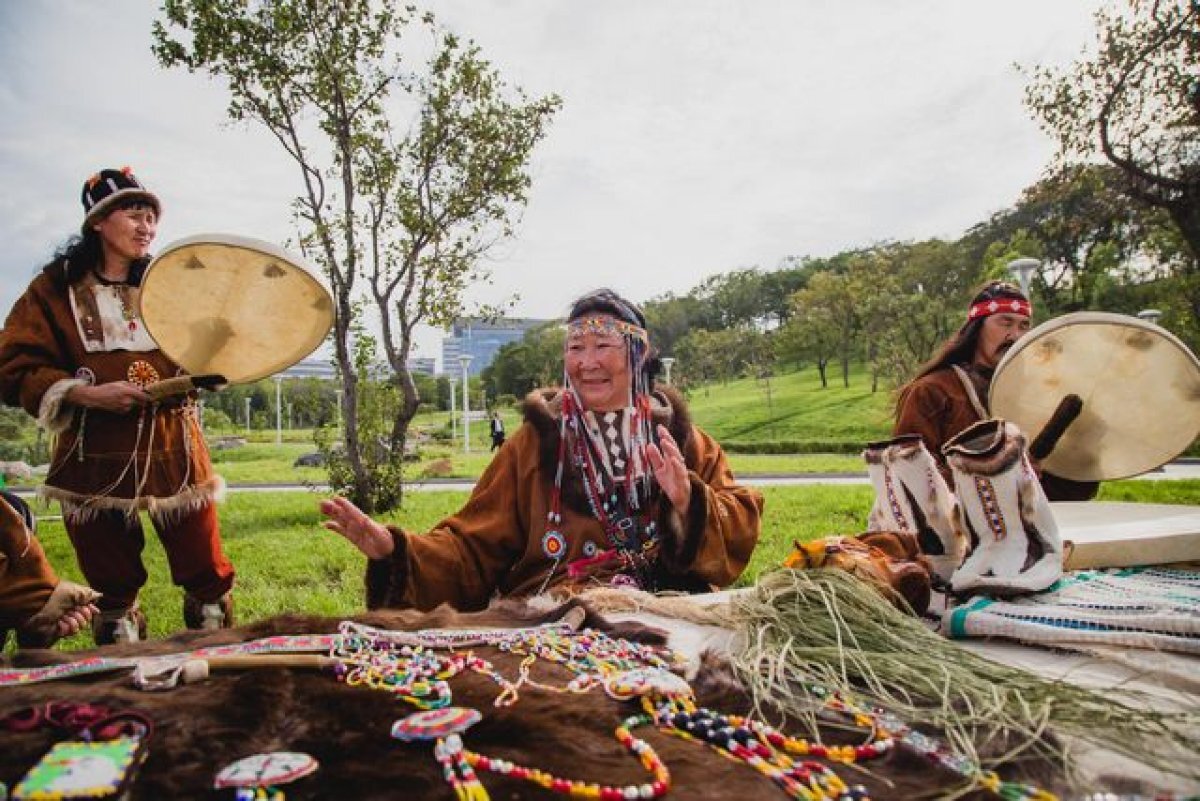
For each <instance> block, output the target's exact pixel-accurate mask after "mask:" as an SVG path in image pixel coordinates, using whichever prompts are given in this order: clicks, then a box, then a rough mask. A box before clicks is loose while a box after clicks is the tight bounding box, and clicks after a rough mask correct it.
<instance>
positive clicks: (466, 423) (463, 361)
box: [458, 353, 471, 453]
mask: <svg viewBox="0 0 1200 801" xmlns="http://www.w3.org/2000/svg"><path fill="white" fill-rule="evenodd" d="M458 364H459V366H460V367H462V381H463V390H462V395H463V402H462V407H463V453H470V452H471V398H470V394H471V387H470V384H468V383H467V376H468V373H467V367H469V366H470V364H471V356H470V354H467V353H463V354H460V355H459V357H458Z"/></svg>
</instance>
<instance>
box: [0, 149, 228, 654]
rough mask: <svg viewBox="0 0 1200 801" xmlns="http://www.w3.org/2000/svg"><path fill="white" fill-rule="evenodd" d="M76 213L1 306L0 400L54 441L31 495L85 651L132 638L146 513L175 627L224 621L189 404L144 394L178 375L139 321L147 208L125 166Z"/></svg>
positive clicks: (95, 181) (104, 176)
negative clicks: (11, 300)
mask: <svg viewBox="0 0 1200 801" xmlns="http://www.w3.org/2000/svg"><path fill="white" fill-rule="evenodd" d="M82 200H83V208H84V213H85V217H84V220H83V225H82V227H81V236H78V237H73V238H72V239H71V240H69V241H68V242H67V244H66V245H65V246H64V247H63V248H62V249H61V250H60V252H59V253H58V254H56V255H55V257H54V258H53V259H52V260H51V261H50V263H49V264H47V265H46V266H45V267H44V268H43V269H42V271H41V273H40V274H39V275H38V276H37V277H36V278H35V279H34V280H33V282H32V283H31V284H30V285H29V288H28V289H27V290H26V291H25V294H24V295H22V296H21V297H20V298H19V299H18V300H17V302H16V304H15V305H14V306H13V309H12V311H11V312H10V313H9V315H8V319H7V320H6V321H5V324H4V329H3V331H2V332H0V398H2V399H3V401H4V402H5V403H6V404H9V405H13V406H16V405H20V406H23V407H24V408H25V410H26V411H28V412H29V413H30V414H31V415H33V416H35V417H36V418H37V421H38V424H39V425H41V426H42V427H43V428H44V429H46V430H47V431H48V432H49V433H50V434H51V435H53V436H55V437H56V438H57V443H56V445H55V447H54V454H53V457H52V460H51V464H50V470H49V473H48V475H47V477H46V481H45V485H44V486H43V487H42V490H41V491H42V494H43V495H44V496H45V497H47V498H51V499H56V500H58V501H59V502H60V504H61V505H62V509H63V520H64V522H65V524H66V529H67V534H68V535H69V536H70V538H71V543H72V545H73V546H74V548H75V553H76V557H77V558H78V560H79V565H80V568H81V569H82V570H83V574H84V576H85V577H86V578H87V580H88V583H89V584H91V585H92V587H93V588H95V589H96V590H98V591H100V592H101V593H103V597H102V598H101V599H100V601H99V606H100V612H101V614H100V615H99V617H97V618H96V619H95V620H94V621H93V627H92V630H93V634H94V636H95V640H96V642H97V644H105V643H110V642H115V641H126V640H135V639H140V638H144V637H145V631H146V618H145V615H144V614H143V613H142V611H141V610H140V609H139V608H138V604H137V597H138V592H139V591H140V590H141V588H142V586H143V585H144V584H145V583H146V579H147V575H146V569H145V566H144V565H143V563H142V558H141V554H142V549H143V547H144V545H145V537H144V535H143V532H142V525H141V521H140V519H139V516H138V513H139V511H143V510H144V511H146V512H148V513H149V517H150V520H151V522H152V523H153V525H154V528H155V530H156V532H157V533H158V537H159V539H160V540H161V541H162V544H163V548H164V549H165V550H166V553H167V560H168V562H169V564H170V568H171V578H172V580H173V581H174V583H175V584H176V585H179V586H181V587H182V588H183V589H184V591H185V595H184V604H183V616H184V621H185V623H186V625H187V626H188V628H218V627H227V626H230V625H232V623H233V606H232V598H231V595H230V590H231V589H232V587H233V581H234V569H233V565H232V564H231V563H230V561H229V559H228V558H226V556H225V554H224V552H223V551H222V548H221V538H220V531H219V528H218V523H217V512H216V507H215V502H216V501H217V500H218V498H219V496H220V495H221V494H222V493H223V491H224V482H223V481H222V480H221V478H220V477H219V476H217V475H216V474H214V473H213V469H212V463H211V462H210V460H209V455H208V448H207V446H206V445H205V442H204V438H203V436H202V434H201V430H200V425H199V417H198V410H197V405H196V403H195V400H194V398H193V397H190V396H176V397H175V398H169V399H166V400H163V401H159V402H153V401H152V399H151V397H150V395H148V394H147V393H146V392H145V391H144V389H143V388H144V387H145V386H147V385H149V384H151V383H154V382H155V381H158V380H161V379H166V378H171V377H174V376H175V375H177V374H179V373H180V372H181V370H180V368H179V367H178V366H177V365H176V364H175V363H174V362H172V361H171V360H170V359H168V358H167V356H166V355H165V354H163V353H162V352H161V351H160V350H159V349H158V346H157V345H156V344H155V342H154V340H153V339H151V338H150V336H149V334H148V333H147V332H146V329H145V326H144V325H143V324H142V320H141V316H140V311H139V307H138V294H139V285H140V284H141V279H142V275H143V273H144V271H145V269H146V266H147V264H148V262H149V259H148V254H149V249H150V244H151V242H153V241H154V236H155V233H156V231H157V227H158V218H159V215H160V212H161V209H162V207H161V204H160V203H159V200H158V198H157V197H156V196H155V195H154V194H152V193H151V192H149V191H147V190H146V189H145V187H144V186H142V184H141V183H140V182H139V181H138V180H137V178H136V177H135V176H134V175H133V173H132V172H131V171H130V170H129V168H124V169H121V170H114V169H106V170H102V171H100V172H99V173H97V174H96V175H93V176H92V177H91V178H89V179H88V180H87V182H85V183H84V186H83V193H82Z"/></svg>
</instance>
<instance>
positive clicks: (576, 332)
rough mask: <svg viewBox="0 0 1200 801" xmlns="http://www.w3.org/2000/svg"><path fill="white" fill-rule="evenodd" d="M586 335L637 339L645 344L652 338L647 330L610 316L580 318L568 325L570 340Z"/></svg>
mask: <svg viewBox="0 0 1200 801" xmlns="http://www.w3.org/2000/svg"><path fill="white" fill-rule="evenodd" d="M584 334H598V335H601V336H629V337H633V338H635V339H640V340H641V341H642V342H643V343H645V344H649V343H650V337H649V336H648V335H647V334H646V329H645V328H642V327H641V326H636V325H634V324H633V323H627V322H625V321H624V320H617V319H615V318H613V317H608V316H604V317H580V318H579V319H577V320H571V321H570V322H569V323H567V338H568V339H575V338H577V337H581V336H583V335H584Z"/></svg>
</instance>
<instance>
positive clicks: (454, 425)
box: [450, 376, 458, 442]
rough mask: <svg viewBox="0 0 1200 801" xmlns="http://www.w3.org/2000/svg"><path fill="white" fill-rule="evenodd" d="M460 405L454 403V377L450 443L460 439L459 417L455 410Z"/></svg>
mask: <svg viewBox="0 0 1200 801" xmlns="http://www.w3.org/2000/svg"><path fill="white" fill-rule="evenodd" d="M457 408H458V404H457V403H455V402H454V376H450V441H451V442H454V440H456V439H458V417H457V416H456V412H455V410H456V409H457Z"/></svg>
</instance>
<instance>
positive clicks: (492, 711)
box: [0, 603, 995, 800]
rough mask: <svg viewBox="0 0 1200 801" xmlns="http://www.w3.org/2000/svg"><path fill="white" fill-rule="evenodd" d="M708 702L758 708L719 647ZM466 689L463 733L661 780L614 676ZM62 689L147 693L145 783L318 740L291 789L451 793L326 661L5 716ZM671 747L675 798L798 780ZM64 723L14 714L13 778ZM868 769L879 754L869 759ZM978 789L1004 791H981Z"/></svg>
mask: <svg viewBox="0 0 1200 801" xmlns="http://www.w3.org/2000/svg"><path fill="white" fill-rule="evenodd" d="M570 605H572V604H567V605H565V606H564V607H560V608H558V609H554V610H549V611H546V610H543V611H535V610H534V609H532V608H531V607H527V606H521V605H516V604H513V603H506V604H503V605H499V606H493V607H492V608H490V609H489V610H486V611H484V612H479V613H474V614H459V613H456V612H452V611H450V610H448V609H445V608H443V609H439V610H435V611H433V612H430V613H427V614H418V613H406V612H377V613H372V614H368V615H362V616H359V617H357V618H355V619H356V620H359V621H360V622H363V623H367V624H369V625H372V626H377V627H380V628H391V629H406V630H416V629H424V628H480V627H491V626H502V627H520V626H530V625H538V624H541V623H544V622H550V621H554V620H558V619H559V618H561V617H562V615H563V614H564V612H565V611H566V609H567V607H568V606H570ZM338 622H339V621H338V620H336V619H332V618H311V617H296V616H283V617H278V618H274V619H271V620H267V621H262V622H259V623H256V624H253V625H250V626H244V627H241V628H238V629H232V630H228V631H222V632H215V633H197V632H192V633H186V634H180V635H177V636H175V637H172V638H170V639H167V640H160V641H153V642H148V643H140V644H138V645H134V646H110V647H108V648H103V649H96V650H95V651H90V652H82V653H61V652H55V651H29V652H24V653H22V654H18V655H17V656H15V657H14V658H13V659H12V660H9V663H10V664H11V665H15V666H23V667H30V666H34V665H42V664H51V663H57V662H62V661H69V660H71V659H78V658H80V657H82V656H85V655H88V656H91V655H98V656H129V655H134V654H137V655H141V654H145V655H151V654H163V653H175V652H180V651H186V650H191V649H194V648H198V647H201V646H208V645H217V644H223V643H230V642H239V641H244V640H252V639H258V638H261V637H267V636H271V635H276V634H306V633H311V634H320V633H331V632H334V631H336V630H337V625H338ZM584 625H585V626H591V627H593V628H597V629H601V630H607V631H608V632H609V633H611V634H613V635H614V636H623V637H626V638H629V639H636V640H640V641H642V642H651V643H661V642H662V633H661V632H657V631H655V630H652V629H648V628H646V627H645V626H640V625H638V624H636V623H633V624H630V623H623V624H619V625H615V626H614V625H612V624H610V623H608V622H607V621H606V620H605V619H603V618H602V617H600V616H598V615H596V614H595V613H593V612H590V611H589V613H588V617H587V618H586V619H585V621H584ZM474 650H475V651H476V653H477V654H478V655H480V656H482V657H484V658H486V659H488V660H489V661H491V662H492V663H493V665H495V667H496V668H497V670H499V671H500V672H501V673H503V674H504V675H505V676H508V677H515V676H516V675H517V669H518V660H519V657H515V656H513V655H511V654H506V653H501V652H499V651H498V650H497V649H495V648H491V647H480V648H475V649H474ZM534 675H535V677H537V678H539V679H542V680H544V681H546V682H548V683H551V684H554V685H556V686H561V685H563V684H565V682H566V681H567V680H568V679H569V675H568V674H567V672H566V671H565V670H564V669H562V668H560V667H557V666H553V665H547V664H546V663H544V662H539V663H538V664H537V666H536V667H535V669H534ZM692 686H693V688H694V689H695V691H696V694H697V702H698V703H699V704H700V705H703V706H708V707H710V708H713V709H717V710H720V711H722V712H727V713H728V712H745V711H746V707H747V700H746V697H745V695H744V694H743V693H742V692H741V690H740V689H739V688H738V686H737V685H736V683H734V681H733V680H732V674H731V673H730V672H729V671H728V669H727V666H726V665H725V664H723V662H722V661H721V660H720V659H718V658H716V657H713V656H712V655H709V656H708V657H706V658H705V659H704V660H703V661H702V665H701V669H700V671H699V674H698V675H697V677H696V678H695V679H694V680H693V681H692ZM451 687H452V689H453V692H454V701H453V703H454V704H455V705H457V706H468V707H473V708H475V709H478V710H479V711H481V712H482V713H483V720H482V721H481V722H480V723H478V724H477V725H476V726H474V727H473V728H471V729H470V730H469V731H468V732H466V733H465V734H464V735H463V740H464V742H465V744H466V746H467V748H468V749H470V750H473V751H475V752H477V753H481V754H484V755H487V756H489V757H500V758H504V759H509V760H512V761H514V762H517V763H518V764H524V765H527V766H531V767H537V768H540V769H542V770H545V771H548V772H550V773H552V774H554V775H556V776H561V777H564V778H569V779H581V780H585V781H595V782H603V783H607V784H618V785H624V784H642V783H646V782H648V781H649V778H648V776H649V774H647V773H646V772H645V771H644V770H643V769H642V768H641V766H640V765H639V764H638V763H637V761H636V760H635V759H634V758H633V757H632V756H630V755H629V754H628V753H626V752H625V750H624V749H623V748H621V747H620V746H619V745H618V743H617V742H616V740H615V739H614V738H613V735H612V732H613V729H614V728H615V727H616V726H617V724H618V723H619V722H620V721H621V720H622V719H624V718H625V717H627V716H628V715H630V714H633V712H634V709H635V707H634V706H633V704H632V703H618V702H616V701H614V700H612V699H610V698H609V697H608V696H606V695H605V694H604V693H603V692H602V691H599V690H593V691H592V692H589V693H587V694H584V695H562V694H558V693H552V692H547V691H544V690H539V689H536V688H532V687H525V688H522V690H521V696H520V700H519V702H518V703H517V704H515V705H514V706H511V707H508V708H504V709H497V708H495V707H494V706H493V705H492V701H493V699H494V698H495V697H496V696H497V694H498V693H499V688H498V687H497V685H496V684H495V683H494V682H492V680H491V679H489V678H487V677H485V676H481V675H478V674H474V673H466V674H463V675H460V676H458V677H456V678H454V679H452V680H451ZM48 701H75V702H85V703H90V704H99V705H104V706H107V707H110V708H112V709H114V710H122V709H133V710H137V711H139V712H141V713H143V714H145V715H146V716H148V717H149V718H150V719H151V720H152V721H153V723H154V727H155V728H154V734H153V736H152V738H151V740H150V742H149V757H148V759H147V761H146V763H145V764H144V765H143V767H142V769H141V771H140V773H139V775H138V777H137V779H136V781H135V782H134V785H133V789H132V795H131V797H132V798H133V799H167V798H170V799H190V798H199V799H218V798H226V799H229V798H232V797H233V792H232V791H224V792H217V791H215V790H212V789H211V787H212V781H213V777H214V775H215V774H216V772H217V771H218V770H219V769H220V768H222V767H223V766H225V765H227V764H229V763H230V762H233V761H235V760H237V759H240V758H242V757H244V756H247V755H250V754H253V753H257V752H263V751H276V750H289V751H303V752H306V753H308V754H311V755H312V756H314V757H315V758H316V759H317V760H318V761H319V762H320V769H319V770H318V772H317V773H315V774H314V775H311V776H309V777H306V778H304V779H300V780H299V781H297V782H295V783H293V784H290V785H287V786H285V787H284V788H283V789H284V790H285V792H286V793H287V797H288V798H289V799H332V798H344V799H385V798H386V799H403V798H421V799H426V798H430V799H438V798H444V799H452V798H453V797H454V794H453V791H452V790H451V789H450V787H449V786H448V785H447V784H446V783H445V782H444V781H443V779H442V775H441V768H440V766H439V765H438V764H437V762H436V761H435V760H434V757H433V753H432V752H433V746H432V744H404V743H401V742H399V741H397V740H394V739H392V738H391V737H390V736H389V731H390V728H391V725H392V723H393V722H394V721H395V720H397V719H399V718H401V717H404V716H405V715H407V714H409V712H410V711H412V709H411V707H409V706H408V705H407V704H404V703H403V702H401V701H399V700H396V699H393V698H389V697H388V696H387V695H386V694H385V693H383V692H381V691H377V690H371V689H366V688H361V687H348V686H345V685H344V684H341V683H339V682H337V681H336V680H334V678H333V677H332V676H331V675H329V674H325V673H319V672H316V671H304V670H290V669H284V668H268V669H256V670H248V671H242V672H217V673H214V674H213V675H212V676H211V677H209V678H208V679H207V680H205V681H203V682H201V683H197V684H192V685H186V686H182V687H180V688H178V689H176V690H173V691H169V692H162V693H146V692H141V691H138V690H136V689H134V688H133V687H132V685H131V684H130V677H129V673H128V672H122V673H112V674H98V675H93V676H84V677H79V678H76V679H71V680H62V681H57V682H50V683H44V684H35V685H29V686H24V687H14V688H5V689H0V716H4V715H7V714H9V713H12V712H15V711H17V710H20V709H22V708H25V707H28V706H31V705H35V704H44V703H46V702H48ZM633 734H634V736H636V737H640V738H642V739H645V740H646V741H647V742H649V743H650V745H651V746H653V748H654V749H655V750H656V751H657V752H658V754H659V756H660V757H661V758H662V759H663V761H664V762H665V763H666V765H667V766H668V768H669V769H670V771H671V779H672V789H671V792H670V793H669V794H668V798H681V799H728V798H756V799H757V798H761V799H771V798H784V797H785V796H784V794H783V792H782V791H781V790H780V789H778V788H777V787H775V786H773V784H772V782H771V781H770V780H769V779H767V778H766V777H764V776H762V775H761V774H759V773H757V772H756V771H754V770H753V769H752V768H750V767H748V766H746V765H744V764H738V763H734V762H731V761H729V760H727V759H725V758H723V757H721V756H720V755H718V754H717V753H716V752H715V751H712V750H710V749H709V748H708V747H707V746H704V745H702V744H700V743H697V742H689V741H685V740H682V739H680V738H678V737H673V736H669V735H667V734H664V733H662V732H660V731H657V730H655V729H653V728H652V727H648V726H647V727H642V728H639V729H636V730H634V732H633ZM61 738H62V737H61V735H59V734H56V733H55V732H53V731H51V730H48V729H39V730H37V731H33V732H25V733H18V732H11V731H2V730H0V782H3V783H5V784H7V785H8V787H9V788H11V787H12V786H13V785H14V784H15V783H16V782H17V781H18V780H19V779H20V778H21V777H22V776H23V775H24V773H25V772H26V771H27V770H28V769H29V768H30V767H31V766H32V765H33V764H34V763H35V762H37V760H38V759H39V758H40V756H41V755H42V754H43V753H44V752H45V751H46V750H47V749H48V748H49V747H50V745H51V744H52V743H53V742H55V741H56V740H57V739H61ZM854 741H855V738H854V737H852V736H848V734H847V733H845V732H840V733H839V732H836V731H830V733H829V736H828V738H827V742H831V743H833V742H854ZM864 769H865V770H864ZM837 771H838V772H839V773H840V774H841V775H842V777H843V778H844V779H845V780H846V781H847V783H849V784H862V785H864V786H865V787H866V788H867V789H868V790H869V792H870V797H871V798H872V799H877V800H878V799H889V798H892V799H917V798H927V797H938V796H943V795H945V794H947V793H949V792H950V791H951V790H952V788H955V787H961V780H960V779H959V778H958V777H956V776H954V775H952V774H950V773H949V772H947V771H944V770H942V769H940V768H938V767H936V766H934V765H932V764H930V763H929V762H928V761H927V760H926V759H925V758H924V757H923V756H921V755H919V754H917V753H915V752H913V751H910V750H906V749H905V748H899V749H897V750H896V751H894V752H893V753H891V754H889V755H888V756H886V757H884V758H882V759H878V760H873V761H870V762H867V763H864V764H863V765H862V766H861V768H860V767H856V766H838V767H837ZM480 779H481V780H482V782H483V784H484V786H485V787H486V788H487V789H488V791H489V793H490V794H491V797H492V798H496V799H540V798H561V797H562V796H560V795H557V794H555V793H552V792H550V791H549V790H544V789H542V788H540V787H536V786H534V785H532V784H529V783H525V782H520V781H515V780H512V779H507V778H504V777H501V776H497V775H495V774H492V773H487V772H483V773H481V774H480ZM960 797H964V798H976V797H977V798H987V797H993V798H994V797H995V796H991V795H990V794H987V793H984V792H982V791H976V792H973V793H970V794H967V795H965V796H960Z"/></svg>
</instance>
